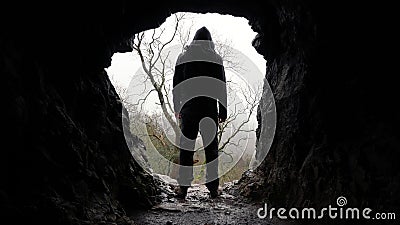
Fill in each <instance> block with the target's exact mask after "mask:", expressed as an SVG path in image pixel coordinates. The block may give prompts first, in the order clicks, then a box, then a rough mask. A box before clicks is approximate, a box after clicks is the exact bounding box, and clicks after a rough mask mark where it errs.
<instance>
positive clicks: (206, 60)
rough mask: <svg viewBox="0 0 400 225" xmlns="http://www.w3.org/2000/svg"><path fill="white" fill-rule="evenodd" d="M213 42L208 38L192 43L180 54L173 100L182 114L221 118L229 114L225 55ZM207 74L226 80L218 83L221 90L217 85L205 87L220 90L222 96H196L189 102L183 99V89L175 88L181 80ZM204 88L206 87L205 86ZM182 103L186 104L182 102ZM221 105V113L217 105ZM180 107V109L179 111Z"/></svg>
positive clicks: (176, 110) (176, 109) (174, 81)
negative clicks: (223, 58) (222, 56)
mask: <svg viewBox="0 0 400 225" xmlns="http://www.w3.org/2000/svg"><path fill="white" fill-rule="evenodd" d="M213 47H214V46H213V43H212V42H209V41H204V42H197V43H196V42H192V44H191V45H189V46H188V47H187V48H186V50H185V52H183V53H181V54H180V55H179V57H178V60H177V63H176V66H175V73H174V79H173V87H174V90H173V102H174V109H175V112H176V113H177V112H179V113H182V114H193V113H196V114H201V115H217V114H218V117H219V118H221V119H226V117H227V110H226V107H224V105H225V106H227V102H226V101H227V100H226V98H227V97H226V78H225V70H224V66H223V63H222V58H221V57H220V56H219V55H218V54H217V53H216V52H215V51H214V48H213ZM200 76H207V77H212V78H216V79H218V80H220V81H222V82H224V83H223V86H218V88H219V89H221V90H211V88H215V86H214V87H204V88H205V89H208V90H205V91H206V92H207V91H210V92H212V91H217V92H219V93H220V95H221V96H222V97H221V98H218V100H217V99H213V98H210V97H206V96H199V97H195V98H193V99H191V100H189V101H187V102H186V103H185V102H182V95H183V94H184V93H181V92H182V90H179V91H177V89H176V88H175V87H176V86H177V85H178V84H180V83H181V82H182V81H185V80H187V79H190V78H195V77H200ZM202 88H203V87H202ZM182 104H183V105H182ZM218 104H219V107H218V108H219V112H218V108H217V105H218ZM179 109H181V110H179Z"/></svg>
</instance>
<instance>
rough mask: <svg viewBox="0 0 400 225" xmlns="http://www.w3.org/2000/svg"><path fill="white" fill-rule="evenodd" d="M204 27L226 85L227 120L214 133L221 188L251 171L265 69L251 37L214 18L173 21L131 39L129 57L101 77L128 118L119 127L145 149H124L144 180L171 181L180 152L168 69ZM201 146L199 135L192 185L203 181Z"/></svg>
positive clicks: (240, 25) (226, 18)
mask: <svg viewBox="0 0 400 225" xmlns="http://www.w3.org/2000/svg"><path fill="white" fill-rule="evenodd" d="M202 26H205V27H207V28H208V29H209V30H210V32H211V34H212V38H213V42H214V43H215V51H216V52H217V53H218V54H219V55H221V56H222V58H223V61H224V62H223V64H224V67H225V72H226V77H227V92H228V118H227V120H226V122H225V123H222V124H220V125H219V131H220V132H221V135H219V136H218V139H219V159H220V161H219V173H220V174H219V176H220V184H223V183H225V182H229V181H234V180H238V179H239V178H240V177H241V176H242V173H243V172H245V171H247V170H248V169H249V168H251V166H252V164H254V163H253V161H254V157H255V154H256V151H255V150H256V129H257V124H258V123H257V119H256V114H257V107H258V103H259V101H260V97H261V93H262V88H263V77H264V74H265V69H266V66H265V65H266V61H265V60H264V58H263V56H262V55H259V54H258V53H257V52H256V50H255V49H254V47H253V46H252V44H251V43H252V41H253V39H254V38H255V36H256V33H255V32H254V31H253V30H252V29H251V27H250V25H249V22H248V20H247V19H245V18H243V17H234V16H231V15H221V14H217V13H206V14H197V13H188V12H179V13H175V14H172V15H171V16H170V17H168V18H167V19H166V21H165V22H164V23H163V24H161V25H160V27H158V28H155V29H152V30H146V31H143V32H141V33H138V34H135V35H134V36H133V37H132V38H131V40H130V45H131V46H132V48H133V51H132V52H127V53H115V54H114V55H113V57H112V64H111V66H110V67H109V68H107V73H108V74H109V76H110V79H111V81H112V83H113V85H114V87H115V88H116V90H117V92H118V94H119V96H120V98H121V101H122V103H123V104H124V106H125V108H126V109H127V112H128V114H129V118H130V120H129V121H130V122H129V124H128V126H124V127H128V129H129V131H130V132H131V133H132V134H133V135H135V136H137V137H139V138H140V139H141V140H142V141H143V142H142V143H143V145H144V146H145V148H141V147H138V146H130V148H131V153H132V154H133V156H134V157H135V159H136V160H137V161H139V164H141V165H142V167H144V168H145V169H146V170H148V171H149V172H151V173H157V174H163V175H168V176H170V177H172V178H176V176H177V167H176V166H174V165H176V164H177V163H178V159H179V150H177V148H176V147H175V146H176V143H177V138H176V137H177V135H176V134H175V131H174V130H175V129H174V127H176V126H179V125H178V121H177V120H176V119H175V117H174V116H173V115H174V112H173V102H172V77H173V74H174V65H175V62H176V59H177V56H178V55H179V53H181V52H182V51H183V49H185V47H186V46H188V45H189V44H190V42H191V41H192V39H193V36H194V33H195V32H196V30H197V29H199V28H200V27H202ZM168 117H169V118H168ZM201 140H202V139H201V138H200V134H199V135H198V138H197V140H196V146H195V149H196V153H195V155H194V177H195V180H194V182H193V183H202V182H204V180H205V155H204V148H203V143H202V141H201ZM128 145H129V144H128Z"/></svg>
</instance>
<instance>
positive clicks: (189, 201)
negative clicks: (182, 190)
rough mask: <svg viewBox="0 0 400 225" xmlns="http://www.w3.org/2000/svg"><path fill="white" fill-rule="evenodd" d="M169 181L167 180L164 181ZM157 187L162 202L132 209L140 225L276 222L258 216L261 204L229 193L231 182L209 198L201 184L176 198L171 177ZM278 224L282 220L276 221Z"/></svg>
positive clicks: (133, 217) (134, 217) (214, 224)
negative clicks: (183, 198)
mask: <svg viewBox="0 0 400 225" xmlns="http://www.w3.org/2000/svg"><path fill="white" fill-rule="evenodd" d="M165 180H168V181H169V183H168V184H167V183H165V182H164V181H165ZM163 182H164V185H163V184H161V186H160V188H162V189H163V192H162V194H161V196H160V198H161V199H160V200H161V203H160V204H158V205H156V206H154V207H153V208H152V209H150V210H145V211H135V212H132V213H131V216H130V217H131V219H132V220H133V221H135V224H139V225H142V224H143V225H144V224H146V225H153V224H154V225H155V224H157V225H159V224H168V225H188V224H193V225H197V224H198V225H217V224H219V225H222V224H254V225H257V224H277V223H276V222H273V221H270V220H268V219H259V218H258V217H257V209H258V208H260V207H261V204H251V203H245V202H243V201H241V200H240V199H238V198H237V197H236V196H234V195H232V194H231V191H230V188H231V187H232V185H233V182H231V183H227V184H225V185H224V186H222V187H221V188H220V190H221V195H220V196H219V197H218V198H216V199H210V198H209V192H208V190H207V188H206V187H205V186H204V185H193V186H192V187H191V188H189V190H188V195H187V197H186V199H185V201H178V200H177V199H176V198H175V194H174V192H173V187H174V186H175V185H176V183H175V181H174V180H170V178H167V177H162V178H161V183H163ZM279 224H281V223H279Z"/></svg>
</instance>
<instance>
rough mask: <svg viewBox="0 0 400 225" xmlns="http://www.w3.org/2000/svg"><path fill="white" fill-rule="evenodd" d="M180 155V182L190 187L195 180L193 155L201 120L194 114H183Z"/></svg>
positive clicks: (183, 185) (182, 185) (181, 184)
mask: <svg viewBox="0 0 400 225" xmlns="http://www.w3.org/2000/svg"><path fill="white" fill-rule="evenodd" d="M181 131H182V136H181V138H180V146H179V148H180V155H179V164H180V166H179V176H178V183H179V185H180V186H181V187H189V186H190V185H191V183H192V181H193V155H194V146H195V142H196V137H197V133H198V132H199V122H198V119H196V118H195V117H194V116H191V115H182V116H181Z"/></svg>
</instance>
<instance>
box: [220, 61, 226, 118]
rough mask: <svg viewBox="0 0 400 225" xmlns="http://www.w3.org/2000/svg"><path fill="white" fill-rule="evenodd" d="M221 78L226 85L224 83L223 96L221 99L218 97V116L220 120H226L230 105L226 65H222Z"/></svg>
mask: <svg viewBox="0 0 400 225" xmlns="http://www.w3.org/2000/svg"><path fill="white" fill-rule="evenodd" d="M221 80H222V81H223V82H224V84H225V85H223V88H222V90H221V91H222V97H221V99H218V104H219V106H218V108H219V112H218V118H219V120H220V122H225V120H226V118H227V116H228V115H227V114H228V113H227V109H226V107H228V104H227V103H228V100H227V93H226V77H225V69H224V66H223V65H221Z"/></svg>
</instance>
